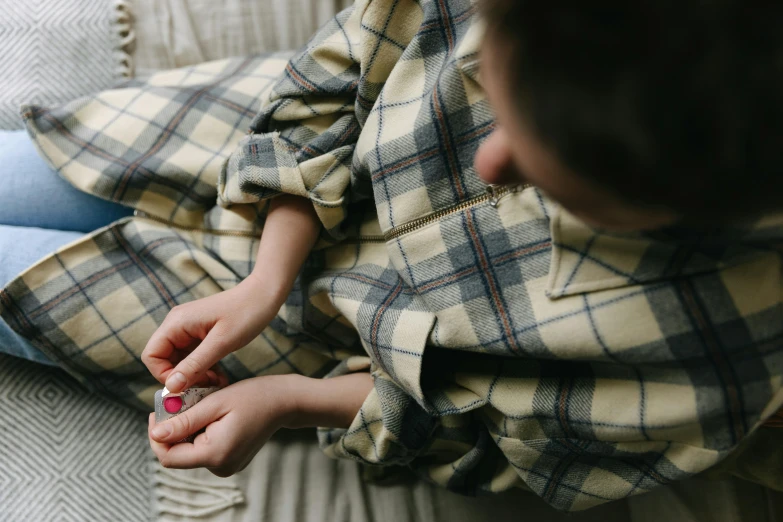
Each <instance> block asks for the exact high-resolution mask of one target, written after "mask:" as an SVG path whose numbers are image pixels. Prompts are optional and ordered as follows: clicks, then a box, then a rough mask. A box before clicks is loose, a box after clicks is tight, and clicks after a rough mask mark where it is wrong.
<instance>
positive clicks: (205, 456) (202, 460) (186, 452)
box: [158, 443, 215, 469]
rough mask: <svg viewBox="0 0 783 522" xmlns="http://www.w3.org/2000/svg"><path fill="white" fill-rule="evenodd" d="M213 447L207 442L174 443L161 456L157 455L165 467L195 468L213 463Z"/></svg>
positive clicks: (205, 466)
mask: <svg viewBox="0 0 783 522" xmlns="http://www.w3.org/2000/svg"><path fill="white" fill-rule="evenodd" d="M214 455H215V448H214V447H213V446H210V445H208V444H198V443H196V444H189V443H183V444H175V445H174V446H171V447H170V448H169V449H168V450H167V451H166V452H165V453H164V454H163V455H162V457H160V456H159V457H158V460H160V463H161V464H162V465H163V467H165V468H173V469H195V468H207V467H209V466H212V465H214V460H215V456H214Z"/></svg>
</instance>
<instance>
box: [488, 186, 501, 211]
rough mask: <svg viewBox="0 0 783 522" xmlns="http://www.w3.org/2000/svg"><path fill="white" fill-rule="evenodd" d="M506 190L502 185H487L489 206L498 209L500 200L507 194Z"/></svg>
mask: <svg viewBox="0 0 783 522" xmlns="http://www.w3.org/2000/svg"><path fill="white" fill-rule="evenodd" d="M505 192H506V189H505V188H504V187H503V186H501V185H492V184H489V185H487V195H488V196H489V204H490V206H491V207H492V208H498V203H499V202H500V198H502V197H503V195H504V194H505Z"/></svg>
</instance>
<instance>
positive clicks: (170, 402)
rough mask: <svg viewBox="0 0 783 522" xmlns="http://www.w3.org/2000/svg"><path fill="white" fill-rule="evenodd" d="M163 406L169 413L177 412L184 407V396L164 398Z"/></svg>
mask: <svg viewBox="0 0 783 522" xmlns="http://www.w3.org/2000/svg"><path fill="white" fill-rule="evenodd" d="M163 407H164V408H165V409H166V411H167V412H169V413H177V412H179V410H181V409H182V397H166V398H165V399H163Z"/></svg>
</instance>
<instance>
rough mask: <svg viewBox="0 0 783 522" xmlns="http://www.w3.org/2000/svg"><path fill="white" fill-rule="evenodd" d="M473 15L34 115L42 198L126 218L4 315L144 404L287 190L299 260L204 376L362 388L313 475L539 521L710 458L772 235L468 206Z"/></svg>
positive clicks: (386, 26) (753, 392) (751, 409)
mask: <svg viewBox="0 0 783 522" xmlns="http://www.w3.org/2000/svg"><path fill="white" fill-rule="evenodd" d="M475 13H476V7H475V5H474V3H473V2H470V1H467V0H453V1H449V2H444V1H436V0H432V1H424V2H414V1H412V0H411V1H403V0H396V1H395V0H375V1H372V2H367V1H360V2H358V3H357V5H356V6H355V7H354V8H353V9H352V10H349V11H346V12H343V13H342V14H341V15H339V16H338V17H337V18H336V19H335V20H334V21H333V22H331V23H329V24H328V25H327V26H325V27H324V28H323V29H322V31H321V32H320V33H319V35H318V36H316V38H315V39H314V40H313V41H312V42H311V43H310V45H309V46H308V47H307V48H306V49H304V50H302V51H301V52H300V53H299V54H298V55H297V56H295V57H294V58H293V59H291V60H290V61H289V62H288V63H287V64H286V63H284V61H283V60H280V59H279V58H274V57H272V58H269V59H266V60H264V59H258V58H256V59H252V58H251V59H247V60H234V61H224V62H218V63H213V64H208V65H204V66H201V67H195V68H190V69H185V70H178V71H174V72H171V73H167V74H161V75H157V76H155V77H153V78H152V79H151V80H150V83H149V84H144V85H139V84H135V85H134V84H132V85H130V86H128V87H127V88H126V89H121V90H115V91H109V92H106V93H103V94H101V95H100V96H98V97H96V98H92V99H88V100H83V101H80V102H78V103H74V104H71V105H69V106H67V107H64V108H62V109H57V110H45V109H39V108H30V110H29V111H28V122H29V125H30V129H31V131H32V132H33V133H34V135H35V137H36V141H37V143H38V145H39V147H40V149H41V151H42V152H43V154H44V155H46V156H47V157H48V158H49V161H50V162H51V163H52V164H53V166H55V167H56V168H58V169H59V171H60V173H61V174H63V176H65V177H66V178H67V179H69V180H71V182H72V183H74V184H75V185H77V186H79V187H81V188H82V189H84V190H87V191H89V192H91V193H94V194H98V195H100V196H102V197H105V198H109V199H112V200H114V201H118V202H120V203H123V204H126V205H129V206H133V207H135V208H137V209H141V210H143V211H144V212H145V213H146V217H145V216H139V217H136V218H133V219H129V220H125V221H121V222H119V223H115V224H114V225H112V226H110V227H108V228H107V229H104V230H100V231H96V232H95V233H94V234H92V235H90V236H89V237H87V238H86V239H85V240H84V241H82V242H80V243H78V244H75V245H71V246H70V247H67V248H66V249H64V250H62V251H60V252H57V253H56V254H55V255H53V256H51V257H49V258H48V259H46V260H44V261H42V262H41V263H39V264H38V265H36V266H35V267H31V268H30V269H29V270H28V271H26V272H25V273H24V274H21V275H20V277H18V278H17V279H16V280H15V281H13V282H11V283H10V284H9V285H8V286H7V287H6V288H5V289H4V290H3V291H2V292H0V316H2V318H3V319H4V320H5V321H7V322H8V323H9V324H10V325H11V326H12V327H13V328H14V329H15V330H16V331H17V332H19V333H20V334H22V335H23V336H25V337H26V338H27V339H29V340H30V341H31V342H32V343H34V344H35V345H36V346H37V347H39V348H40V349H41V350H43V351H44V352H45V353H47V354H48V355H49V356H50V357H51V358H52V359H54V360H56V361H59V362H60V364H61V365H62V366H63V367H64V368H66V369H68V370H69V371H70V372H72V373H73V374H74V375H76V376H78V377H80V378H81V379H82V380H83V381H84V382H86V383H88V384H91V385H93V386H95V387H97V388H99V389H101V390H103V391H104V393H111V394H115V395H116V396H118V397H120V398H122V399H125V400H127V401H129V402H132V403H135V404H137V405H141V406H143V405H145V404H149V403H150V401H151V399H152V392H153V391H154V390H155V388H156V385H155V383H154V382H152V380H151V378H150V377H149V375H148V374H147V372H146V369H145V368H144V366H143V365H142V364H141V362H140V361H139V359H138V357H139V354H140V353H141V351H142V349H143V347H144V345H145V343H146V340H147V339H148V338H149V336H150V335H151V334H152V332H153V331H154V330H155V329H156V327H157V326H158V325H159V324H160V323H161V322H162V321H163V319H164V317H165V316H166V313H167V312H168V310H169V309H170V308H171V307H172V306H174V305H175V304H178V303H182V302H186V301H190V300H193V299H198V298H201V297H205V296H207V295H212V294H214V293H215V292H218V291H220V290H223V289H226V288H230V287H232V286H233V285H235V284H237V282H238V281H240V280H241V279H242V278H243V277H245V276H247V274H248V273H249V272H250V270H251V268H252V266H253V264H254V263H255V261H256V260H255V259H254V256H255V252H256V248H257V240H256V236H257V235H258V233H259V232H260V226H261V224H262V220H263V215H264V212H265V209H266V205H267V202H268V201H269V199H270V198H272V197H274V196H276V195H277V194H280V193H281V192H287V193H292V194H298V195H300V196H304V197H307V198H309V199H310V201H312V203H313V205H314V207H315V209H316V211H317V213H318V215H319V217H320V219H321V221H322V222H323V225H324V233H323V240H322V242H321V245H320V248H319V249H318V250H317V251H315V252H314V253H313V254H312V256H311V257H310V259H309V261H308V263H307V265H306V266H305V268H304V270H303V272H302V274H301V277H300V279H299V282H298V284H297V286H296V287H295V289H294V291H293V292H292V294H291V295H290V296H289V299H288V301H287V303H286V305H285V306H284V307H283V308H282V309H281V311H280V313H279V315H278V317H277V318H276V320H275V321H273V322H272V324H271V325H270V327H269V328H268V329H267V330H266V331H265V332H264V333H263V335H261V336H260V337H259V338H258V339H256V340H254V341H253V342H252V343H251V344H250V345H249V346H248V347H247V348H245V349H243V350H241V351H239V352H237V353H236V354H234V355H233V356H231V357H229V358H227V359H226V360H225V361H224V364H225V368H226V370H227V372H228V373H229V375H231V376H232V377H233V378H235V379H236V378H243V377H247V376H250V375H261V374H269V373H281V372H297V373H302V374H306V375H313V376H320V375H324V374H328V375H337V374H340V373H344V372H349V371H367V370H369V371H371V372H372V375H373V377H374V379H375V387H374V389H373V391H372V392H371V393H370V394H369V396H368V397H367V398H366V400H365V402H364V404H363V406H362V409H361V411H360V412H359V414H358V415H357V417H356V419H355V420H354V422H353V425H352V426H351V427H350V428H349V429H348V430H321V432H320V438H321V443H322V445H323V446H324V448H325V450H326V452H327V453H328V454H330V455H333V456H337V457H344V458H351V459H355V460H359V461H361V462H364V463H368V464H374V465H379V466H394V465H405V466H408V467H411V468H412V469H414V470H416V471H417V472H418V473H419V474H421V475H422V476H424V477H426V478H427V479H429V480H430V481H432V482H435V483H437V484H440V485H443V486H445V487H448V488H450V489H452V490H455V491H459V492H462V493H466V494H476V493H479V492H482V491H491V492H497V491H502V490H506V489H511V488H516V487H525V488H528V489H530V490H532V491H533V492H535V493H536V494H538V495H539V496H541V497H542V498H543V499H544V500H546V501H547V502H549V503H550V504H552V505H553V506H555V507H557V508H559V509H563V510H577V509H584V508H587V507H590V506H593V505H596V504H600V503H603V502H607V501H610V500H614V499H620V498H625V497H627V496H630V495H634V494H637V493H641V492H645V491H649V490H651V489H654V488H656V487H659V486H661V485H663V484H668V483H670V482H672V481H676V480H681V479H684V478H687V477H690V476H692V475H694V474H696V473H699V472H701V471H703V470H705V469H707V468H709V467H711V466H713V465H714V464H716V463H717V462H719V461H721V460H722V459H724V458H725V457H726V456H727V455H728V454H729V453H730V452H732V450H733V449H734V448H736V447H737V445H738V444H739V443H740V442H741V441H743V440H745V439H746V438H747V437H748V435H749V434H751V433H752V432H753V431H754V430H755V429H756V427H757V426H758V425H759V424H761V423H762V422H763V421H764V420H765V419H766V418H767V417H769V416H770V415H772V413H773V412H774V411H775V410H777V409H778V407H779V406H780V405H781V401H782V400H783V394H782V393H781V382H782V381H781V378H780V376H781V373H783V372H782V369H783V366H782V364H783V355H781V352H780V350H779V349H778V348H779V346H780V339H781V336H783V320H782V319H783V306H781V280H780V277H781V260H780V254H779V251H778V250H777V249H776V248H775V245H776V244H777V241H779V237H780V235H781V221H780V219H773V218H770V219H768V220H766V221H764V222H762V223H759V224H757V226H756V227H755V228H753V229H752V230H751V229H749V230H737V231H731V230H718V231H705V230H701V231H699V230H685V229H671V230H665V231H659V232H657V233H655V234H626V235H609V234H606V233H601V232H599V231H595V230H592V229H590V228H589V227H586V226H585V225H584V224H582V223H580V222H579V221H578V220H576V219H575V218H574V217H573V216H570V215H568V214H567V213H566V212H564V211H563V210H562V209H561V208H560V207H559V206H558V205H556V204H555V203H554V202H552V201H551V200H550V199H548V198H547V197H546V195H545V194H544V193H542V192H541V191H539V190H537V189H536V188H532V187H531V188H526V189H524V190H522V189H519V190H514V191H509V192H508V193H507V195H505V196H504V197H503V198H502V199H501V200H500V201H499V202H498V204H497V205H496V206H493V205H491V204H490V202H489V200H488V199H487V198H483V197H482V195H483V194H485V189H486V188H485V186H484V185H483V184H482V183H481V181H480V180H479V178H478V177H477V176H476V172H475V169H474V167H473V157H474V155H475V152H476V149H477V147H478V146H479V144H480V143H481V142H482V140H483V139H484V138H485V137H486V136H488V135H489V133H490V132H491V131H492V130H493V128H494V118H493V114H492V111H491V108H490V106H489V105H488V103H487V100H486V98H485V96H484V94H483V91H482V89H481V85H480V84H479V83H478V76H477V74H476V73H477V67H478V62H477V50H478V48H479V46H480V44H481V41H482V32H481V24H480V23H479V21H478V20H477V19H476V15H475ZM275 75H279V76H278V77H277V79H276V80H273V77H274V76H275ZM259 99H260V100H261V102H260V103H258V100H259ZM259 108H260V112H259V113H258V115H257V116H256V118H255V119H254V120H253V121H252V122H251V121H250V115H251V114H252V113H253V112H254V111H255V110H256V109H259ZM247 127H249V128H250V134H249V135H246V136H245V135H244V134H243V132H242V131H243V129H245V128H247ZM455 205H456V206H455ZM419 219H424V221H423V222H422V223H421V226H416V227H413V228H411V229H408V228H400V227H401V226H402V227H404V226H405V225H406V224H410V223H412V222H416V221H417V220H419ZM261 262H263V261H261Z"/></svg>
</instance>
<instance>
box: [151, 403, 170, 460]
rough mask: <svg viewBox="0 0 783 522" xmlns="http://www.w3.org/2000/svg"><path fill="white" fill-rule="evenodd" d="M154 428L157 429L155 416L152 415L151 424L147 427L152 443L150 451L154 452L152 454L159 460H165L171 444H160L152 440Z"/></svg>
mask: <svg viewBox="0 0 783 522" xmlns="http://www.w3.org/2000/svg"><path fill="white" fill-rule="evenodd" d="M154 427H155V414H154V413H150V417H149V423H148V426H147V436H148V438H149V441H150V449H151V450H152V453H154V454H155V456H156V457H157V458H158V460H160V459H161V458H165V456H166V454H167V452H168V450H169V448H170V447H171V446H170V445H169V444H165V443H162V442H158V441H156V440H155V439H153V438H152V433H151V432H152V428H154Z"/></svg>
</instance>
